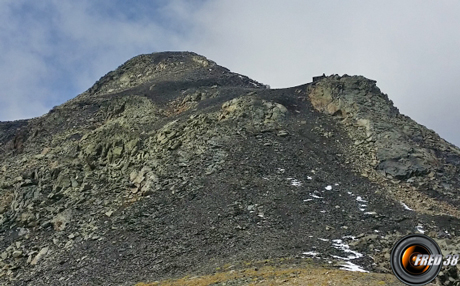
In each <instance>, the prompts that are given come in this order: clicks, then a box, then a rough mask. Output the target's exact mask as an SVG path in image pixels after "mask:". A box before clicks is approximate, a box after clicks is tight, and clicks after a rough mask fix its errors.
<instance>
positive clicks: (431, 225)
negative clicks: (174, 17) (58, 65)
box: [0, 52, 460, 285]
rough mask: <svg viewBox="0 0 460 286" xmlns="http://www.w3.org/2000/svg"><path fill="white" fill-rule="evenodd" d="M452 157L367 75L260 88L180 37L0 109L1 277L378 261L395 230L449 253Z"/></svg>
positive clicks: (455, 169) (123, 277) (459, 152)
mask: <svg viewBox="0 0 460 286" xmlns="http://www.w3.org/2000/svg"><path fill="white" fill-rule="evenodd" d="M459 174H460V149H459V148H457V147H455V146H453V145H452V144H450V143H448V142H446V141H445V140H443V139H442V138H440V137H439V136H438V135H437V134H436V133H435V132H433V131H432V130H429V129H427V128H425V127H424V126H421V125H419V124H417V123H416V122H414V121H413V120H411V119H410V118H408V117H407V116H404V115H402V114H400V113H399V111H398V109H397V108H396V107H394V106H393V103H392V102H391V101H390V100H389V99H388V96H387V95H385V94H383V93H382V92H381V91H380V90H379V88H378V87H377V86H376V82H375V81H373V80H369V79H366V78H364V77H362V76H347V75H344V76H338V75H331V76H324V77H316V78H314V81H313V82H312V83H308V84H305V85H301V86H297V87H292V88H287V89H275V90H272V89H269V88H268V87H267V86H265V85H263V84H261V83H258V82H256V81H254V80H251V79H249V78H248V77H246V76H242V75H239V74H236V73H232V72H230V71H229V70H228V69H226V68H223V67H221V66H218V65H217V64H216V63H214V62H212V61H210V60H208V59H206V58H204V57H202V56H200V55H197V54H194V53H189V52H164V53H154V54H149V55H141V56H137V57H135V58H133V59H131V60H129V61H128V62H126V63H125V64H123V65H122V66H120V67H119V68H118V69H117V70H115V71H112V72H109V73H108V74H107V75H105V76H104V77H102V78H101V79H100V80H99V81H98V82H96V83H95V84H94V86H92V87H91V88H90V89H88V90H87V91H86V92H84V93H82V94H80V95H78V96H77V97H75V98H74V99H72V100H70V101H68V102H66V103H65V104H63V105H61V106H57V107H55V108H53V109H52V110H51V111H50V112H49V113H48V114H45V115H43V116H41V117H38V118H33V119H30V120H23V121H15V122H0V198H1V200H0V223H1V227H0V268H1V270H0V276H1V277H0V279H1V280H0V281H1V282H2V283H4V284H5V285H7V284H8V285H134V284H135V283H137V282H148V281H157V280H163V279H168V278H175V277H182V276H184V275H205V274H212V273H214V272H216V271H217V269H222V268H223V267H224V265H229V264H235V265H236V264H238V263H242V261H260V260H263V259H285V258H295V259H300V260H305V261H309V262H311V263H317V264H318V265H319V266H321V267H322V266H324V265H329V266H332V267H337V268H348V269H349V268H353V269H357V270H361V271H371V272H384V273H390V271H391V270H390V267H389V259H388V258H389V252H390V250H391V247H392V245H393V243H394V242H395V241H396V240H397V239H399V238H400V237H402V235H404V234H407V233H414V232H425V233H426V234H429V235H430V236H431V237H433V238H436V239H437V240H438V242H439V243H440V245H441V248H442V249H443V251H446V252H449V253H452V252H457V253H458V252H460V244H459V243H458V242H459V236H458V233H459V231H460V230H459V229H460V220H459V218H460V212H459V203H460V202H459V196H458V192H459V190H460V177H459ZM358 266H359V267H358ZM456 275H457V274H456V269H455V268H452V269H449V271H444V272H443V275H442V276H441V279H440V280H441V281H440V283H443V284H445V285H455V284H454V283H455V282H453V281H455V280H456V279H457V276H456ZM449 277H450V280H449ZM190 285H191V284H190ZM235 285H236V284H235Z"/></svg>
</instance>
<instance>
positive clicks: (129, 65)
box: [87, 52, 263, 95]
mask: <svg viewBox="0 0 460 286" xmlns="http://www.w3.org/2000/svg"><path fill="white" fill-rule="evenodd" d="M164 81H176V82H177V81H189V82H190V81H194V82H197V81H200V82H201V83H203V84H204V81H208V84H216V85H219V84H220V85H222V84H232V85H247V84H251V85H252V87H263V85H261V84H260V83H258V82H255V81H252V80H250V79H249V78H247V77H245V76H242V75H237V74H234V73H232V72H230V71H229V70H228V69H226V68H224V67H221V66H219V65H217V64H216V63H215V62H213V61H211V60H208V59H207V58H206V57H204V56H201V55H198V54H196V53H193V52H159V53H152V54H144V55H139V56H136V57H134V58H132V59H130V60H128V61H127V62H125V63H124V64H122V65H121V66H119V67H118V68H117V69H116V70H114V71H111V72H109V73H108V74H106V75H105V76H103V77H102V78H101V79H100V80H99V81H97V82H96V83H95V84H94V85H93V86H92V87H91V88H90V89H89V90H88V91H87V93H89V94H91V95H98V94H105V93H116V92H120V91H122V90H126V89H129V88H133V87H136V86H139V85H142V84H145V83H151V84H155V83H158V82H164Z"/></svg>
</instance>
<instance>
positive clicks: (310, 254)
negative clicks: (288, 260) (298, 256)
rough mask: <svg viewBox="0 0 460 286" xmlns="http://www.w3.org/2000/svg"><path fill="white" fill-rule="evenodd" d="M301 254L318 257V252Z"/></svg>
mask: <svg viewBox="0 0 460 286" xmlns="http://www.w3.org/2000/svg"><path fill="white" fill-rule="evenodd" d="M303 254H304V255H309V256H313V257H315V256H318V255H319V253H318V252H316V251H307V252H304V253H303Z"/></svg>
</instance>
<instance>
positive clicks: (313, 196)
mask: <svg viewBox="0 0 460 286" xmlns="http://www.w3.org/2000/svg"><path fill="white" fill-rule="evenodd" d="M310 197H312V198H315V199H322V198H323V197H320V196H318V195H315V194H311V193H310Z"/></svg>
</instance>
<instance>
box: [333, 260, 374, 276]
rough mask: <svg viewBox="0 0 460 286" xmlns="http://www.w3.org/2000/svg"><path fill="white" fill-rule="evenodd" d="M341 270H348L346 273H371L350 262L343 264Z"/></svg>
mask: <svg viewBox="0 0 460 286" xmlns="http://www.w3.org/2000/svg"><path fill="white" fill-rule="evenodd" d="M340 269H341V270H346V271H356V272H365V273H369V271H366V270H364V269H363V268H362V267H361V266H359V265H356V264H354V263H352V262H350V261H345V262H344V263H343V264H342V267H340Z"/></svg>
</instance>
